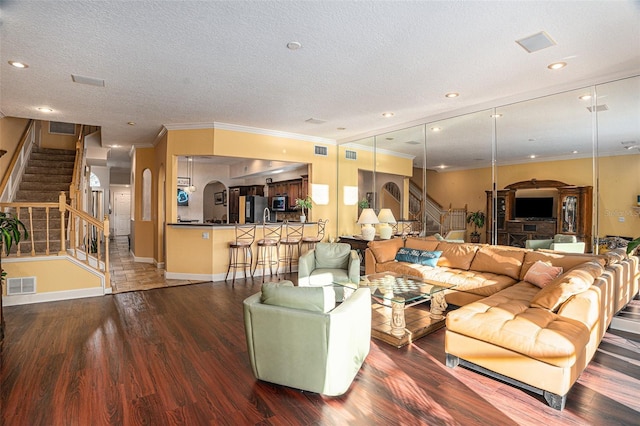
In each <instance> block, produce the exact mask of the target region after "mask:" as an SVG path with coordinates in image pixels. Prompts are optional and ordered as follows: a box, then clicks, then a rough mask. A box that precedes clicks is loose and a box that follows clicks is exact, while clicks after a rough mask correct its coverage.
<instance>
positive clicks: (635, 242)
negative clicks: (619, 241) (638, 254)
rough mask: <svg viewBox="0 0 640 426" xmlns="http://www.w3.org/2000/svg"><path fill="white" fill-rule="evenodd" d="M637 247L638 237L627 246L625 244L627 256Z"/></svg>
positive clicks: (639, 240)
mask: <svg viewBox="0 0 640 426" xmlns="http://www.w3.org/2000/svg"><path fill="white" fill-rule="evenodd" d="M638 246H640V237H638V238H636V239H635V240H632V241H629V244H627V254H632V253H633V251H634V250H635V249H636V248H638Z"/></svg>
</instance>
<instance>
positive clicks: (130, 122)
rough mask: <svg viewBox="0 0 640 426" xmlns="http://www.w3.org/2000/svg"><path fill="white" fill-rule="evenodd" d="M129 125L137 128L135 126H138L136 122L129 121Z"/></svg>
mask: <svg viewBox="0 0 640 426" xmlns="http://www.w3.org/2000/svg"><path fill="white" fill-rule="evenodd" d="M127 124H128V125H129V126H135V125H136V122H135V121H127Z"/></svg>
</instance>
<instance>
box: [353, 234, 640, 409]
mask: <svg viewBox="0 0 640 426" xmlns="http://www.w3.org/2000/svg"><path fill="white" fill-rule="evenodd" d="M402 247H407V248H411V249H415V250H422V251H439V252H442V253H441V255H440V258H439V259H438V260H437V264H436V266H435V267H431V266H425V265H420V264H416V263H411V262H402V261H396V260H395V256H396V253H397V252H398V250H399V249H400V248H402ZM537 261H541V262H544V263H545V264H547V265H550V266H553V267H562V269H563V272H562V273H561V274H560V275H559V276H558V277H557V278H555V279H553V280H552V281H551V282H549V283H548V284H547V285H546V286H544V287H543V288H542V289H541V288H540V287H538V286H536V285H534V284H532V283H530V282H528V281H525V280H524V278H525V276H527V272H528V270H529V269H530V268H531V266H532V265H534V263H536V262H537ZM365 267H366V273H367V274H371V273H374V272H385V271H394V272H398V273H403V274H407V275H411V276H417V277H421V278H422V279H424V280H425V281H427V282H430V283H432V284H438V283H442V282H446V283H456V284H457V286H456V288H455V290H447V293H446V300H447V302H448V303H449V304H452V305H457V306H460V308H459V309H456V310H453V311H451V312H449V313H448V315H447V320H446V321H447V323H446V325H447V330H446V336H445V352H446V363H447V365H448V366H449V367H455V366H457V365H458V364H463V365H465V366H467V367H469V368H472V369H474V370H477V371H481V372H483V373H487V374H491V375H493V376H495V377H498V378H500V379H502V380H505V381H507V382H509V383H511V384H515V385H518V386H521V387H524V388H525V389H527V390H530V391H534V392H537V393H539V394H541V395H543V396H544V398H545V400H546V401H547V402H548V403H549V405H550V406H552V407H554V408H556V409H559V410H561V409H563V408H564V405H565V402H566V397H567V393H568V392H569V390H570V389H571V386H573V384H574V383H575V382H576V380H577V379H578V377H579V376H580V373H581V372H582V371H583V370H584V369H585V368H586V366H587V364H588V363H589V361H590V360H591V358H592V357H593V355H594V354H595V352H596V349H597V347H598V345H599V344H600V341H601V339H602V337H603V336H604V333H605V331H606V330H607V328H608V327H609V325H610V323H611V319H612V318H613V316H614V315H615V314H616V313H617V312H618V311H619V310H620V309H622V308H623V307H624V306H625V305H626V304H627V303H628V302H629V301H630V300H631V299H632V298H633V297H634V295H635V294H637V293H638V278H639V272H638V258H637V257H634V256H627V255H626V253H625V252H624V250H621V249H620V250H614V251H611V252H608V253H606V254H604V255H592V254H573V253H556V252H551V251H544V250H539V251H533V250H527V249H520V248H516V247H506V246H491V245H481V244H468V243H451V242H444V241H437V240H427V239H419V238H407V239H406V241H403V240H402V239H391V240H386V241H373V242H370V243H369V248H368V249H367V250H366V252H365Z"/></svg>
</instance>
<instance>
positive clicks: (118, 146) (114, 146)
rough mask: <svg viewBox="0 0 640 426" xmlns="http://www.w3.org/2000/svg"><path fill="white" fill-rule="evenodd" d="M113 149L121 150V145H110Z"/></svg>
mask: <svg viewBox="0 0 640 426" xmlns="http://www.w3.org/2000/svg"><path fill="white" fill-rule="evenodd" d="M109 146H110V147H111V148H120V145H118V144H114V145H109Z"/></svg>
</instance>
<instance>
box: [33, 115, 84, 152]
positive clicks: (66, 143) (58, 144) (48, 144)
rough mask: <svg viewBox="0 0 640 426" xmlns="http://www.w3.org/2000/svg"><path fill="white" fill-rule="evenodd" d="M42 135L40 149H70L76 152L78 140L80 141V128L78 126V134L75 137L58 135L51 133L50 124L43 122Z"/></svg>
mask: <svg viewBox="0 0 640 426" xmlns="http://www.w3.org/2000/svg"><path fill="white" fill-rule="evenodd" d="M41 124H42V127H41V133H40V147H41V148H52V149H68V150H71V151H73V150H75V149H76V140H77V139H78V136H77V135H78V131H79V130H80V126H79V125H76V134H75V135H74V136H68V135H56V134H51V133H49V122H48V121H42V122H41Z"/></svg>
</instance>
